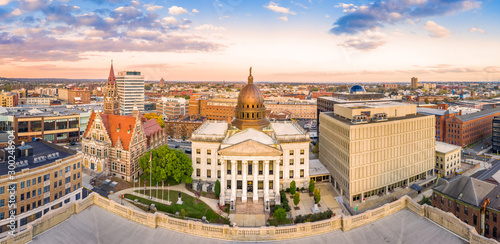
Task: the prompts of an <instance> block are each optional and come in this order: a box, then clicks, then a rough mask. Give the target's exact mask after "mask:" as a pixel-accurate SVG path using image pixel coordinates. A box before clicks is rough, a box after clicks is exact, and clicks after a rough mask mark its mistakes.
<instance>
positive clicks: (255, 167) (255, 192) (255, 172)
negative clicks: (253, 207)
mask: <svg viewBox="0 0 500 244" xmlns="http://www.w3.org/2000/svg"><path fill="white" fill-rule="evenodd" d="M252 164H253V172H252V174H253V193H252V195H253V202H257V201H259V181H258V180H257V175H259V161H253V162H252Z"/></svg>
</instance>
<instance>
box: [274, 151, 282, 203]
mask: <svg viewBox="0 0 500 244" xmlns="http://www.w3.org/2000/svg"><path fill="white" fill-rule="evenodd" d="M273 174H274V182H273V190H274V196H275V199H276V204H279V203H280V202H281V197H280V159H279V158H278V159H275V160H274V168H273Z"/></svg>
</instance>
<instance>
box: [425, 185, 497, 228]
mask: <svg viewBox="0 0 500 244" xmlns="http://www.w3.org/2000/svg"><path fill="white" fill-rule="evenodd" d="M438 184H439V185H438V186H436V187H434V188H433V189H432V191H433V192H432V196H431V203H432V206H434V207H436V208H439V209H441V210H443V211H446V212H450V213H452V214H454V215H455V216H456V217H457V218H459V219H460V220H462V221H463V222H465V223H466V224H469V225H470V226H472V227H474V228H475V229H476V231H477V233H481V214H480V213H481V212H480V210H481V205H482V203H483V199H485V198H486V196H487V195H488V193H490V192H491V191H492V190H493V189H494V188H495V185H494V184H491V183H488V182H484V181H481V180H478V179H474V178H472V177H469V176H465V175H460V176H457V177H455V178H453V179H451V180H450V181H447V180H445V179H440V180H439V182H438ZM497 224H498V223H497ZM499 227H500V226H499ZM491 234H492V233H491Z"/></svg>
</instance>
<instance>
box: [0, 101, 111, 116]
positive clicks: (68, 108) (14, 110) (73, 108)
mask: <svg viewBox="0 0 500 244" xmlns="http://www.w3.org/2000/svg"><path fill="white" fill-rule="evenodd" d="M92 108H93V109H94V110H95V111H102V104H86V105H58V106H26V107H9V108H6V111H7V112H5V111H4V110H1V111H0V115H4V116H7V115H8V116H15V117H33V116H62V115H71V114H81V113H90V111H91V110H92Z"/></svg>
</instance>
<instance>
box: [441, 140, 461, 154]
mask: <svg viewBox="0 0 500 244" xmlns="http://www.w3.org/2000/svg"><path fill="white" fill-rule="evenodd" d="M459 148H462V147H460V146H455V145H453V144H448V143H445V142H440V141H436V152H440V153H449V152H451V151H454V150H457V149H459Z"/></svg>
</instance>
